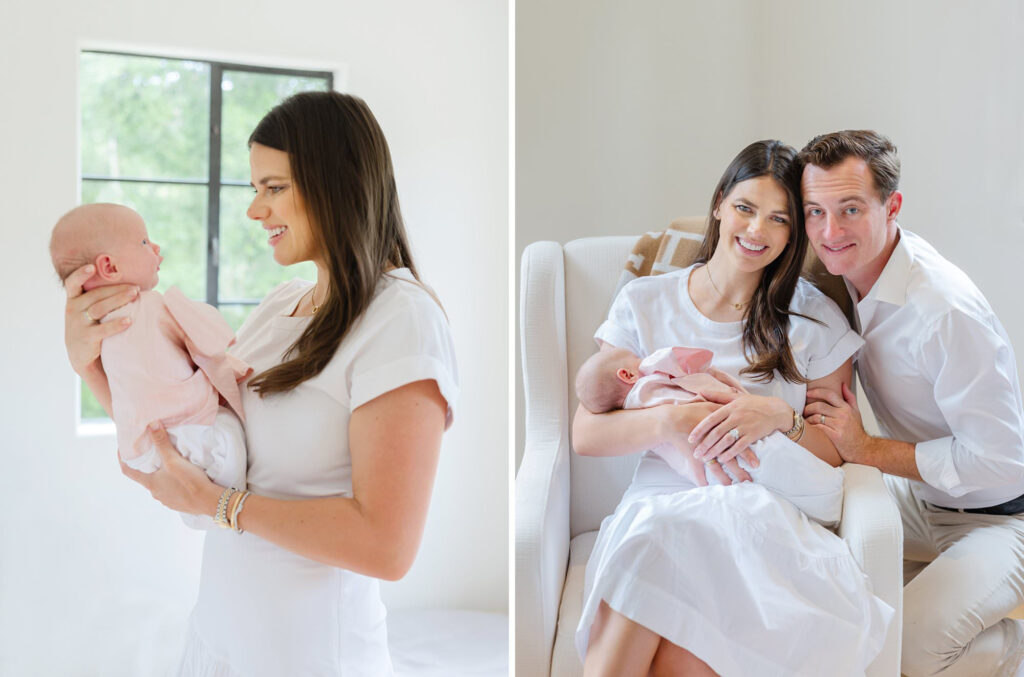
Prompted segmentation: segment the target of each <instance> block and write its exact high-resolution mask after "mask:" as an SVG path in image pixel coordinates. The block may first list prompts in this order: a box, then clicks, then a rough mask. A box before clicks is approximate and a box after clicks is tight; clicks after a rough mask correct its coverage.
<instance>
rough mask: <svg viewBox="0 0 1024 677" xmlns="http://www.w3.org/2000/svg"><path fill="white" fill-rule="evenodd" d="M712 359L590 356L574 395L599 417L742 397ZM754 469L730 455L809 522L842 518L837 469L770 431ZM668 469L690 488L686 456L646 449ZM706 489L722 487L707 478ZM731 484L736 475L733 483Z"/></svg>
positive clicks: (658, 354) (699, 354)
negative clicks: (716, 396) (711, 397)
mask: <svg viewBox="0 0 1024 677" xmlns="http://www.w3.org/2000/svg"><path fill="white" fill-rule="evenodd" d="M713 357H714V355H713V354H712V353H711V351H709V350H702V349H699V348H683V347H673V348H661V349H660V350H656V351H654V352H653V353H651V354H650V355H649V356H647V357H646V358H644V359H640V358H639V357H638V356H636V355H634V354H633V353H632V352H630V351H629V350H626V349H625V348H613V349H610V350H601V351H598V352H597V353H594V354H593V355H592V356H591V357H590V358H589V359H588V360H587V361H586V362H584V363H583V365H582V366H581V367H580V370H579V372H578V373H577V375H576V396H577V397H578V398H579V401H580V404H581V405H583V407H584V408H585V409H587V411H589V412H591V413H594V414H602V413H604V412H606V411H612V410H614V409H641V408H645V407H653V406H656V405H659V404H688V403H691V402H705V401H707V400H706V399H705V398H704V397H703V396H701V394H700V393H702V392H706V393H712V392H717V393H722V392H729V393H736V392H741V393H745V392H746V390H745V389H744V388H743V385H742V384H741V383H740V382H739V381H738V380H737V379H736V378H734V377H732V376H730V375H729V374H726V373H725V372H723V371H721V370H720V369H716V368H715V367H713V366H712V365H711V360H712V358H713ZM750 448H751V449H752V450H753V451H754V453H755V454H756V455H757V457H758V460H759V461H760V465H759V466H758V467H757V468H753V467H750V465H749V464H747V462H746V461H744V460H743V459H742V458H741V457H736V461H737V462H738V463H739V465H740V467H742V468H743V469H744V470H746V471H747V472H748V473H749V474H750V476H751V478H753V480H754V481H755V482H757V483H758V484H761V485H763V486H764V487H766V488H767V489H769V490H771V491H774V492H775V493H777V494H779V495H780V496H782V497H783V498H786V499H788V500H789V501H791V502H792V503H793V504H795V505H796V506H797V507H798V508H800V509H801V510H802V511H803V512H804V513H805V514H806V515H807V516H808V517H810V518H811V519H814V520H815V521H817V522H820V523H822V524H824V525H826V526H832V525H835V524H838V522H839V518H840V516H841V514H842V497H843V471H842V470H841V469H839V468H833V467H832V466H830V465H829V464H828V463H826V462H825V461H822V460H821V459H820V458H818V457H817V456H815V455H814V454H812V453H811V452H809V451H807V450H806V449H804V448H803V447H801V446H799V445H798V444H796V443H795V442H793V441H792V440H790V439H789V438H788V437H786V436H785V435H783V434H782V433H780V432H778V431H776V432H773V433H771V434H770V435H768V436H767V437H765V438H764V439H762V440H759V441H757V442H755V443H754V444H752V445H751V447H750ZM651 452H653V453H654V454H657V455H658V456H660V457H661V458H662V459H663V460H664V461H665V462H666V463H667V464H668V465H669V467H670V468H672V469H673V470H675V471H676V472H677V473H679V474H680V475H682V476H683V477H686V478H687V479H689V480H690V481H691V482H693V483H694V484H695V485H696V483H697V482H696V478H694V476H693V471H692V469H691V466H690V463H689V462H688V460H687V458H686V457H685V456H684V454H686V453H690V452H688V451H687V450H683V449H678V448H676V447H675V446H674V445H672V444H668V443H666V444H661V445H658V446H657V447H655V448H654V449H651ZM707 479H708V483H709V484H720V482H719V480H718V478H717V477H715V476H714V475H711V474H709V476H708V478H707ZM734 479H735V478H734Z"/></svg>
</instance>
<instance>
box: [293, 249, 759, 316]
mask: <svg viewBox="0 0 1024 677" xmlns="http://www.w3.org/2000/svg"><path fill="white" fill-rule="evenodd" d="M704 270H706V271H708V280H710V282H711V286H712V287H714V288H715V291H716V292H718V295H719V296H721V297H722V298H723V299H725V302H726V303H728V304H729V305H731V306H732V307H733V308H735V309H736V310H743V306H745V305H747V304H748V303H750V299H747V300H746V301H744V302H743V303H733V302H732V301H730V300H729V299H726V298H725V294H723V293H722V290H721V289H719V288H718V285H717V284H715V278H713V277H711V265H710V261H709V262H708V263H705V264H704ZM313 312H314V313H315V312H316V311H315V310H314V311H313Z"/></svg>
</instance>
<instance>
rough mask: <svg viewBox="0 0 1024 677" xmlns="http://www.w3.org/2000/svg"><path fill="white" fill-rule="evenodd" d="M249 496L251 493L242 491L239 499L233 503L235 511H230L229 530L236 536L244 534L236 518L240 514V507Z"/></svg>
mask: <svg viewBox="0 0 1024 677" xmlns="http://www.w3.org/2000/svg"><path fill="white" fill-rule="evenodd" d="M251 494H252V492H251V491H243V492H242V496H241V498H239V499H238V502H237V503H235V509H234V510H232V511H231V519H230V520H229V521H230V523H231V528H232V529H234V530H235V533H236V534H241V533H243V532H244V530H243V529H242V527H240V526H238V517H239V515H241V514H242V506H244V505H245V499H247V498H249V496H250V495H251Z"/></svg>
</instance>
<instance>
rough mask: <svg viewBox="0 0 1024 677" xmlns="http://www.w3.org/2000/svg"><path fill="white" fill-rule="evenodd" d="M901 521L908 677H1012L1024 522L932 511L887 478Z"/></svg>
mask: <svg viewBox="0 0 1024 677" xmlns="http://www.w3.org/2000/svg"><path fill="white" fill-rule="evenodd" d="M884 477H885V483H886V485H887V486H888V487H889V491H890V492H891V493H892V495H893V498H895V499H896V503H897V504H898V505H899V508H900V515H901V516H902V517H903V558H904V561H903V564H904V586H905V587H904V588H903V656H902V664H901V668H902V672H903V673H904V674H905V675H907V676H908V677H916V676H917V675H935V674H941V675H943V676H944V677H947V676H948V677H954V676H957V677H958V676H960V675H964V676H965V677H983V676H988V675H993V676H1000V677H1001V676H1003V675H1007V676H1010V675H1014V674H1015V672H1016V670H1017V668H1018V666H1020V665H1021V662H1022V661H1024V623H1022V622H1021V621H1016V620H1012V619H1009V618H1006V615H1007V614H1008V613H1010V612H1011V611H1013V610H1014V609H1015V608H1016V607H1017V606H1018V605H1019V604H1020V603H1021V602H1022V601H1024V516H1020V515H1006V516H1004V515H979V514H975V513H960V512H954V511H949V510H943V509H941V508H936V507H934V506H932V505H930V504H928V503H925V502H924V501H921V500H918V499H917V498H915V497H914V495H913V494H912V493H911V490H910V482H909V480H907V479H904V478H902V477H895V476H892V475H885V476H884Z"/></svg>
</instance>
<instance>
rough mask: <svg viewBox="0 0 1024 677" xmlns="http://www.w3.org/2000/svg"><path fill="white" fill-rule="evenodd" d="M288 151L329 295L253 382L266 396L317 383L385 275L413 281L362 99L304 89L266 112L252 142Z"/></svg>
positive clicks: (382, 146)
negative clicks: (404, 274) (397, 273)
mask: <svg viewBox="0 0 1024 677" xmlns="http://www.w3.org/2000/svg"><path fill="white" fill-rule="evenodd" d="M254 143H258V144H260V145H263V146H268V147H270V148H274V149H277V150H282V151H284V152H286V153H288V163H289V167H290V169H291V174H292V180H293V181H294V183H295V187H296V189H297V190H298V192H299V194H300V195H301V196H302V197H303V199H304V201H305V204H306V210H307V212H308V216H309V221H310V225H311V226H312V230H313V236H314V238H315V239H316V243H317V246H318V247H319V248H320V251H322V252H323V256H324V264H325V265H326V267H327V271H328V273H329V280H330V289H329V293H328V295H327V298H326V299H325V300H324V304H323V305H322V306H320V309H319V310H318V312H317V313H316V314H315V315H313V319H312V320H311V321H310V323H309V325H308V326H307V327H306V329H305V331H303V332H302V335H301V336H299V338H298V339H297V340H296V341H295V343H294V344H292V345H291V347H290V348H288V351H287V352H286V353H285V355H284V357H285V361H284V362H283V363H281V364H279V365H277V366H276V367H272V368H270V369H268V370H267V371H265V372H263V373H262V374H259V375H257V376H255V377H253V378H252V380H250V381H249V387H250V388H252V389H253V390H255V391H256V392H258V393H259V394H260V396H266V395H268V394H270V393H279V392H286V391H289V390H291V389H292V388H295V387H296V386H298V385H299V384H300V383H302V382H303V381H306V380H308V379H311V378H313V377H314V376H316V375H317V374H319V373H320V372H321V371H323V369H324V367H326V366H327V363H328V362H330V361H331V358H332V357H334V353H335V351H337V349H338V345H339V344H340V343H341V341H342V339H344V338H345V335H346V334H348V332H349V330H350V329H351V328H352V326H353V325H354V324H355V322H356V320H357V319H359V317H360V316H361V315H362V314H363V312H365V310H366V309H367V307H369V305H370V301H371V300H373V296H374V292H375V290H376V287H377V283H378V282H379V281H380V279H381V276H382V275H384V274H385V272H386V271H387V270H388V269H390V268H392V267H398V268H408V269H409V270H410V271H411V272H412V274H413V277H415V278H416V279H417V280H419V275H418V273H417V272H416V266H415V264H414V263H413V260H412V254H411V253H410V251H409V242H408V238H407V237H406V234H405V226H404V224H403V222H402V213H401V210H400V209H399V206H398V191H397V189H396V187H395V175H394V170H393V168H392V165H391V153H390V151H389V150H388V144H387V141H386V140H385V139H384V132H383V131H381V128H380V125H379V124H377V120H376V119H375V118H374V117H373V113H371V112H370V108H369V107H368V106H367V105H366V102H364V101H363V100H362V99H360V98H357V97H354V96H350V95H347V94H341V93H339V92H303V93H301V94H296V95H294V96H292V97H289V98H288V99H285V100H284V101H282V102H281V103H280V104H278V105H277V106H275V107H274V108H273V109H272V110H271V111H270V112H269V113H267V114H266V115H265V116H264V117H263V119H262V120H260V123H259V124H258V125H256V129H255V130H254V131H253V133H252V135H251V136H250V137H249V145H250V146H252V144H254Z"/></svg>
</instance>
